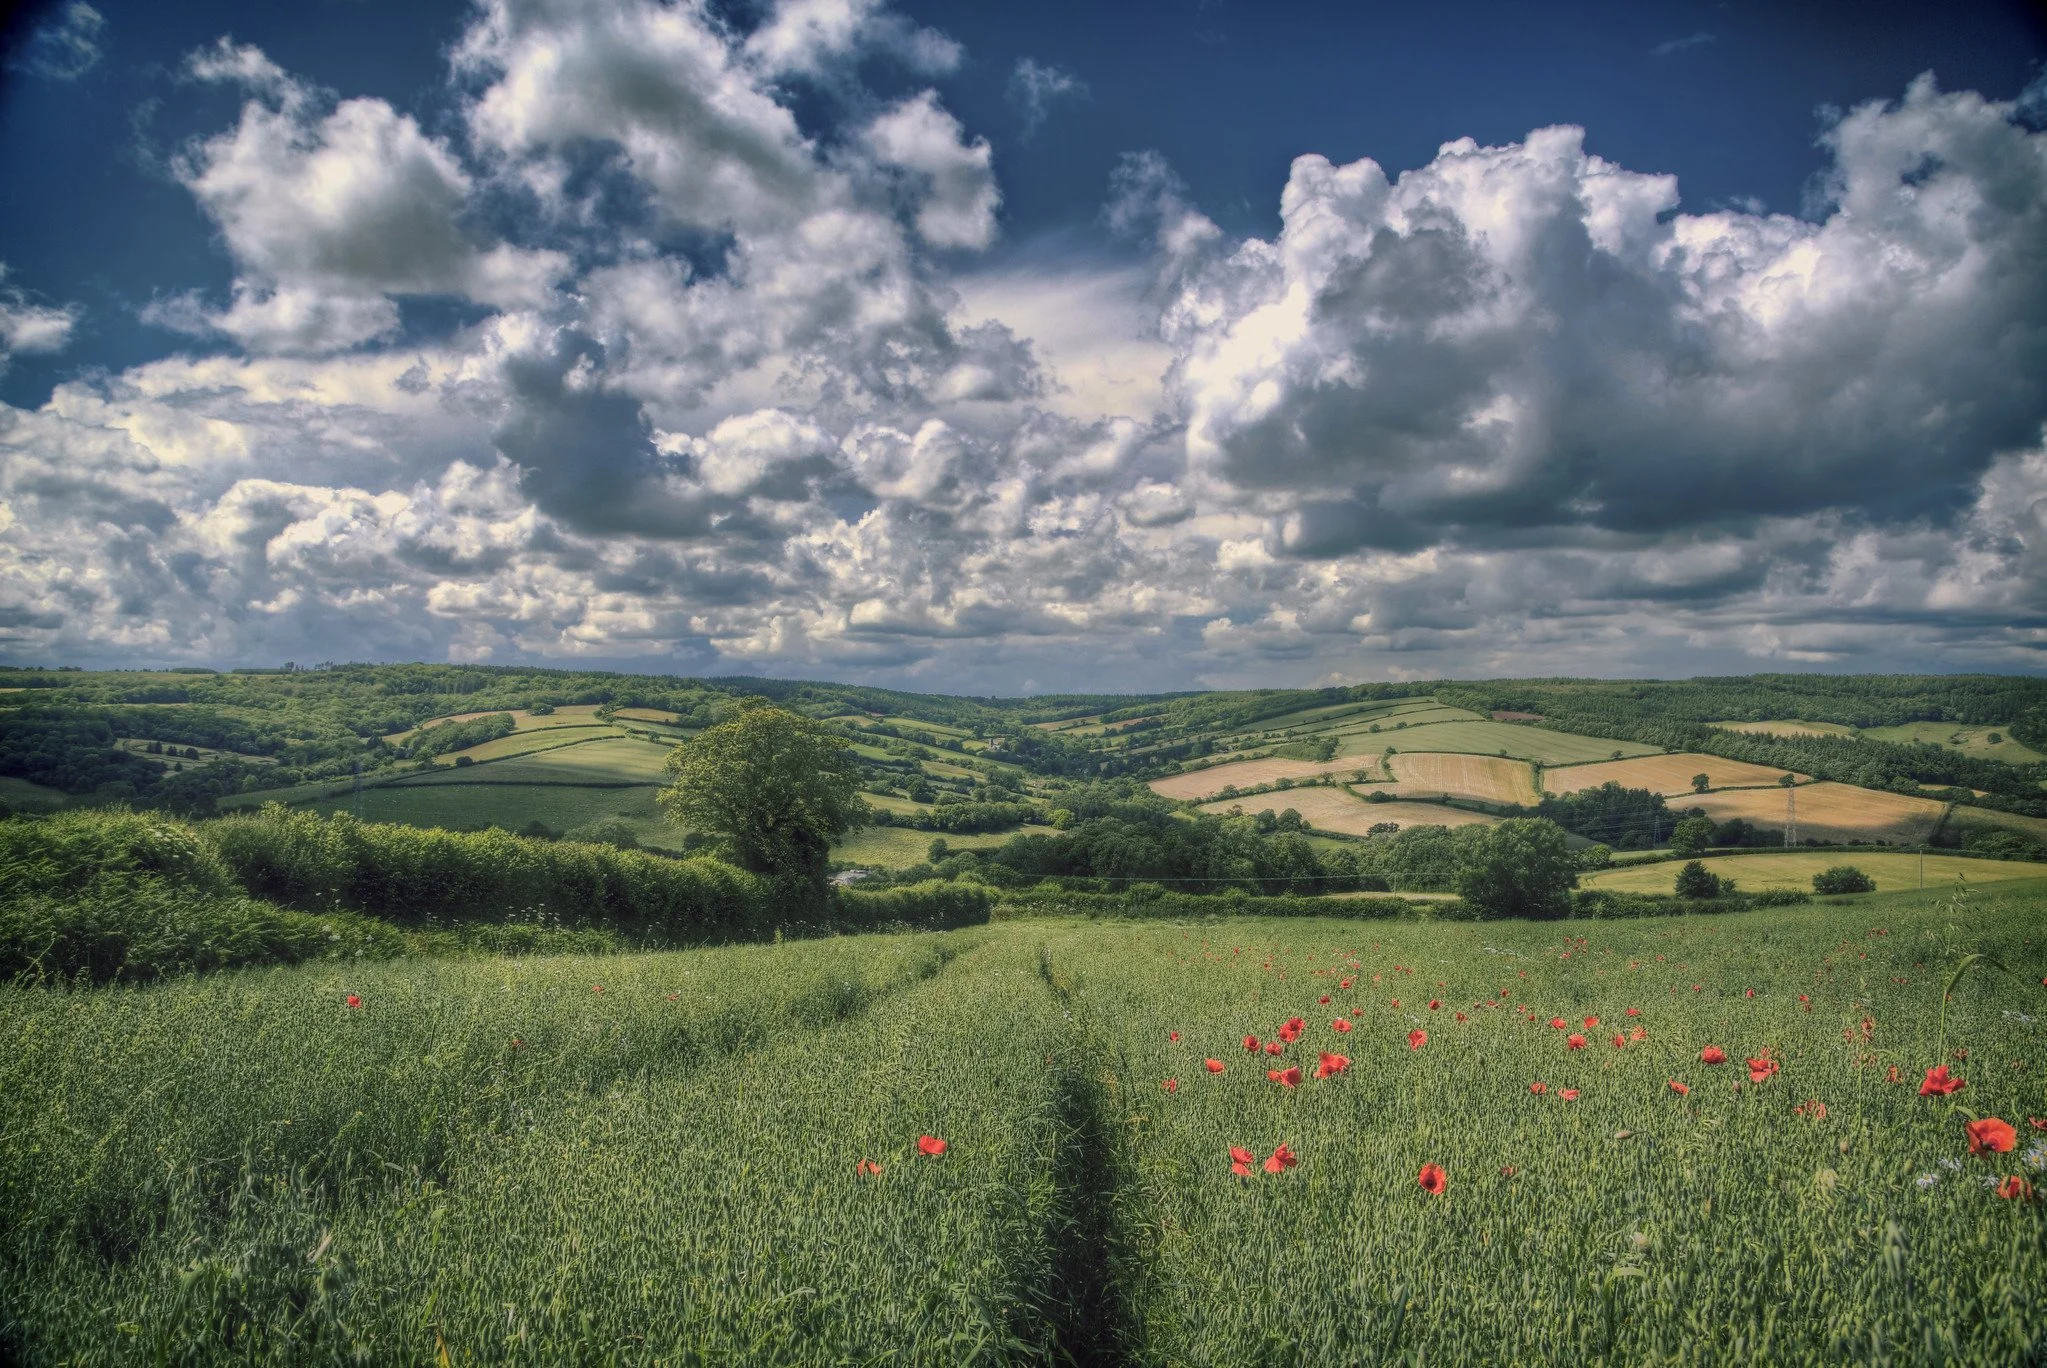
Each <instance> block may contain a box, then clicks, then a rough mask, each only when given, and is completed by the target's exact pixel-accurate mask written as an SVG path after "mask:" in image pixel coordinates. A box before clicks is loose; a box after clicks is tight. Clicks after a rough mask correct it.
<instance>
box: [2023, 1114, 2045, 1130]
mask: <svg viewBox="0 0 2047 1368" xmlns="http://www.w3.org/2000/svg"><path fill="white" fill-rule="evenodd" d="M2026 1124H2027V1125H2029V1126H2031V1127H2032V1128H2033V1129H2034V1130H2047V1116H2029V1117H2027V1118H2026Z"/></svg>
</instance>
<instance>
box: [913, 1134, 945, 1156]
mask: <svg viewBox="0 0 2047 1368" xmlns="http://www.w3.org/2000/svg"><path fill="white" fill-rule="evenodd" d="M917 1152H918V1153H919V1154H928V1155H930V1156H931V1157H932V1158H933V1159H936V1158H937V1157H938V1156H939V1155H941V1154H943V1153H945V1141H943V1140H941V1139H939V1138H938V1137H937V1136H935V1135H920V1136H918V1137H917Z"/></svg>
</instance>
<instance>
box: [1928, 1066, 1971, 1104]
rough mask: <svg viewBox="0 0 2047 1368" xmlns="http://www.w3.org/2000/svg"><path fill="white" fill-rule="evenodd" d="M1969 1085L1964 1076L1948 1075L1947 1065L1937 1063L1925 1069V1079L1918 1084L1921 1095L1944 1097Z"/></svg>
mask: <svg viewBox="0 0 2047 1368" xmlns="http://www.w3.org/2000/svg"><path fill="white" fill-rule="evenodd" d="M1968 1086H1969V1080H1968V1079H1966V1078H1950V1077H1948V1071H1947V1065H1945V1064H1939V1065H1936V1066H1934V1067H1933V1068H1931V1069H1928V1070H1927V1071H1926V1077H1925V1079H1924V1080H1923V1081H1922V1082H1921V1083H1920V1084H1919V1095H1920V1096H1921V1097H1946V1096H1947V1095H1948V1094H1949V1093H1958V1092H1960V1091H1961V1090H1962V1089H1964V1088H1966V1087H1968Z"/></svg>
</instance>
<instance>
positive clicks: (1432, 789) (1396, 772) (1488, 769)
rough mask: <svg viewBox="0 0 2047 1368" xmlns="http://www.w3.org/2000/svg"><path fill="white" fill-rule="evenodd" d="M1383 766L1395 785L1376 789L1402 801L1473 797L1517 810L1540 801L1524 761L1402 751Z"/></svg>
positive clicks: (1532, 773)
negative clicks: (1440, 797)
mask: <svg viewBox="0 0 2047 1368" xmlns="http://www.w3.org/2000/svg"><path fill="white" fill-rule="evenodd" d="M1386 767H1387V768H1388V769H1390V770H1392V771H1393V777H1394V779H1395V780H1396V781H1397V782H1395V783H1392V784H1387V785H1378V786H1376V787H1383V788H1385V789H1387V791H1389V792H1391V793H1393V794H1395V795H1396V796H1398V797H1402V798H1418V797H1422V796H1424V795H1427V796H1444V797H1450V798H1476V799H1479V800H1480V801H1481V802H1487V803H1512V804H1514V805H1515V806H1518V807H1534V806H1535V804H1536V803H1537V802H1539V801H1540V799H1539V798H1538V797H1537V796H1536V792H1535V767H1534V766H1533V765H1531V764H1529V763H1528V762H1527V761H1526V760H1502V759H1500V758H1499V757H1498V756H1496V755H1458V754H1433V753H1422V752H1414V751H1402V752H1400V753H1399V754H1398V755H1393V756H1389V757H1388V758H1387V761H1386Z"/></svg>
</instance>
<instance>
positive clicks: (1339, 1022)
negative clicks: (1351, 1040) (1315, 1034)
mask: <svg viewBox="0 0 2047 1368" xmlns="http://www.w3.org/2000/svg"><path fill="white" fill-rule="evenodd" d="M1329 1029H1330V1030H1332V1031H1334V1032H1336V1033H1337V1034H1338V1035H1348V1034H1350V1022H1348V1021H1346V1020H1345V1019H1344V1018H1342V1017H1338V1018H1337V1019H1336V1020H1334V1021H1332V1022H1330V1023H1329Z"/></svg>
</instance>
